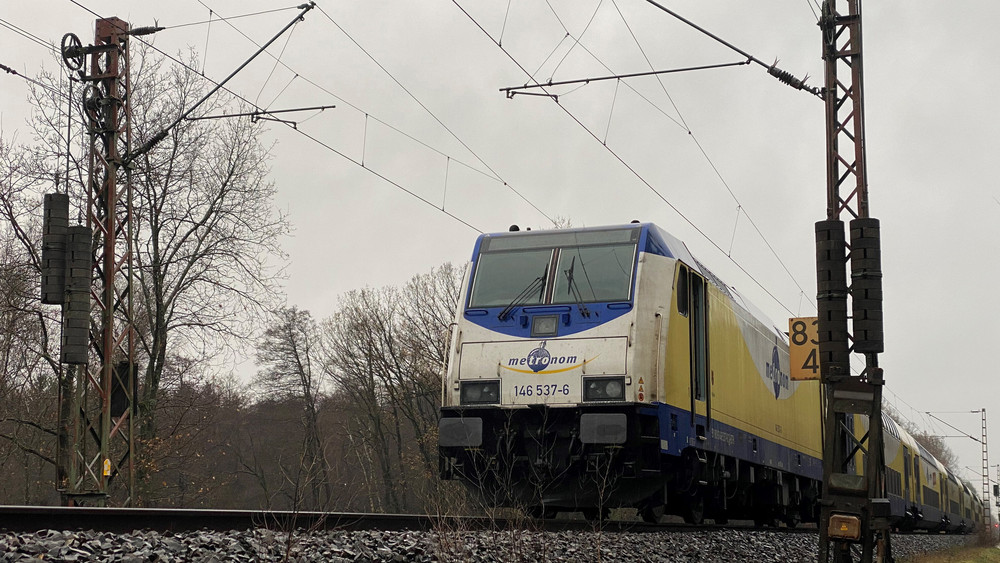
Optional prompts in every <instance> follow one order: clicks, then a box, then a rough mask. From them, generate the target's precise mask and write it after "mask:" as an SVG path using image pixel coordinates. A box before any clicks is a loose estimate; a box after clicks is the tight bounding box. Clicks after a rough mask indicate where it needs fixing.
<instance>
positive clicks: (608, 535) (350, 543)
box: [0, 529, 972, 563]
mask: <svg viewBox="0 0 1000 563" xmlns="http://www.w3.org/2000/svg"><path fill="white" fill-rule="evenodd" d="M969 541H972V538H971V536H945V535H906V536H904V535H894V536H893V538H892V543H893V554H894V555H895V556H896V557H897V558H899V557H905V556H909V555H915V554H919V553H924V552H928V551H937V550H941V549H945V548H948V547H952V546H956V545H962V544H965V543H967V542H969ZM817 544H818V538H817V535H816V534H815V533H799V534H788V533H779V532H774V531H761V530H746V531H744V530H722V531H692V532H661V533H619V532H596V531H589V532H535V531H522V530H515V531H493V532H490V531H486V532H462V531H454V532H442V531H438V532H378V531H365V532H341V531H329V532H327V531H322V532H305V531H299V532H295V533H292V534H290V535H289V534H287V533H283V532H277V531H273V530H266V529H257V530H248V531H231V532H210V531H198V532H186V533H176V534H173V533H157V532H151V531H136V532H133V533H127V534H112V533H107V532H93V531H76V532H66V531H56V530H43V531H39V532H36V533H9V532H0V562H4V563H6V562H20V561H25V562H26V561H38V560H39V559H41V560H47V561H78V562H82V561H109V562H123V563H144V562H164V563H168V562H181V561H184V562H187V561H207V562H211V561H218V562H220V563H221V562H224V561H292V562H313V561H316V562H320V561H322V562H326V561H330V562H334V563H346V562H348V561H379V562H382V561H389V562H396V561H399V562H403V561H443V562H451V561H463V562H493V561H497V562H504V563H515V562H521V561H525V562H528V561H532V562H533V561H607V562H613V561H629V562H631V561H650V562H654V561H691V562H695V561H696V562H699V563H700V562H705V563H712V562H725V563H732V562H734V561H755V562H757V561H761V562H767V561H774V562H793V561H803V562H805V561H809V562H812V561H816V552H817Z"/></svg>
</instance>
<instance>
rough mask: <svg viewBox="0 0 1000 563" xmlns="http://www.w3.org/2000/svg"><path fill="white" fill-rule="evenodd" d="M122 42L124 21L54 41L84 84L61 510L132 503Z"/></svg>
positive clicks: (69, 272) (70, 262)
mask: <svg viewBox="0 0 1000 563" xmlns="http://www.w3.org/2000/svg"><path fill="white" fill-rule="evenodd" d="M128 38H129V25H128V23H127V22H124V21H122V20H120V19H118V18H105V19H99V20H97V24H96V34H95V39H94V44H93V45H91V46H87V47H82V46H81V45H80V42H79V40H78V39H77V38H76V36H74V35H72V34H67V35H66V37H64V39H63V49H62V52H63V59H64V60H65V62H66V64H67V66H69V68H70V69H71V70H75V71H78V74H79V79H80V81H82V82H83V83H84V84H85V88H84V93H83V100H82V108H83V113H84V121H85V124H86V127H87V131H88V135H89V141H90V142H89V159H88V162H89V170H88V181H87V226H86V227H78V228H75V229H83V230H80V232H81V233H83V235H84V237H83V238H84V239H85V240H78V239H79V238H81V237H76V238H73V237H72V236H67V238H66V243H65V245H66V264H65V267H66V280H67V290H66V298H65V299H64V300H63V353H62V360H63V361H64V362H65V363H68V364H70V366H71V367H70V370H69V375H68V376H69V377H72V378H73V381H72V386H71V387H72V390H73V391H72V392H73V395H74V396H73V403H72V409H70V412H69V413H68V414H69V418H70V420H64V421H62V422H61V426H62V425H63V424H67V425H68V432H69V440H68V442H69V443H68V446H69V447H68V449H69V450H70V452H69V455H68V458H69V460H68V461H69V467H67V468H66V469H67V472H66V482H65V483H63V484H62V488H61V489H60V492H61V493H62V498H63V503H64V504H67V505H76V504H96V505H105V504H108V503H112V504H116V505H120V506H129V505H131V504H133V502H134V499H135V494H134V492H135V464H134V461H133V456H132V454H133V451H134V435H133V421H134V416H135V408H134V407H135V402H134V397H135V390H136V383H135V382H136V378H135V329H134V327H133V324H132V319H133V314H132V189H131V182H130V174H129V172H128V169H127V167H126V166H125V165H124V164H125V159H126V158H127V155H128V154H129V149H130V146H131V135H132V130H131V122H130V113H131V112H130V107H129V92H130V88H131V85H130V81H129V49H128ZM88 59H89V61H88ZM88 62H89V64H86V63H88ZM73 229H74V228H72V227H71V228H70V229H69V231H70V233H72V232H73ZM86 239H89V240H86ZM81 255H85V256H81ZM84 257H85V258H87V261H86V262H81V259H83V258H84ZM74 262H75V263H74ZM82 264H87V265H88V266H89V268H87V269H86V270H85V271H84V272H81V271H80V269H81V268H77V267H75V266H77V265H82ZM83 273H89V275H88V277H89V281H90V283H89V289H90V291H89V292H88V293H89V295H87V296H86V297H84V296H82V295H79V294H78V293H74V291H73V286H74V284H73V283H72V281H71V280H72V279H74V278H79V277H80V276H81V274H83ZM76 285H77V286H79V285H80V284H76ZM83 327H86V328H87V329H88V330H89V333H87V334H82V333H81V331H80V329H81V328H83ZM88 348H89V349H88ZM61 414H62V411H61Z"/></svg>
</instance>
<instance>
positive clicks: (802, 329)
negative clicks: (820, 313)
mask: <svg viewBox="0 0 1000 563" xmlns="http://www.w3.org/2000/svg"><path fill="white" fill-rule="evenodd" d="M818 323H819V319H818V318H817V317H799V318H793V319H788V356H789V363H790V364H791V368H790V369H791V373H790V374H789V376H790V377H791V379H792V381H809V380H818V379H819V339H818V336H817V333H816V325H817V324H818Z"/></svg>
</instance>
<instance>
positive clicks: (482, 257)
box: [469, 228, 640, 307]
mask: <svg viewBox="0 0 1000 563" xmlns="http://www.w3.org/2000/svg"><path fill="white" fill-rule="evenodd" d="M639 232H640V230H639V229H638V228H631V229H615V230H603V231H582V232H558V231H555V232H546V233H538V234H535V233H531V234H519V235H510V236H497V237H491V238H486V239H484V240H483V243H482V247H481V248H480V252H479V258H478V260H477V263H476V272H475V278H474V280H473V286H472V294H471V297H470V298H469V307H503V306H507V305H510V304H511V303H515V302H516V303H517V304H518V305H540V304H553V305H562V304H574V303H595V302H609V301H628V300H629V299H630V297H631V292H632V279H633V271H634V269H635V255H636V245H637V243H638V240H639Z"/></svg>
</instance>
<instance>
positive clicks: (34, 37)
mask: <svg viewBox="0 0 1000 563" xmlns="http://www.w3.org/2000/svg"><path fill="white" fill-rule="evenodd" d="M0 25H2V26H4V27H6V28H7V29H9V30H11V31H13V32H14V33H16V34H18V35H20V36H21V37H24V38H25V39H27V40H28V41H31V42H33V43H37V44H38V45H41V46H42V47H45V48H46V49H49V50H50V51H53V52H55V53H59V49H57V48H56V47H55V46H54V45H52V44H51V43H49V42H47V41H45V40H44V39H42V38H41V37H39V36H37V35H35V34H33V33H31V32H29V31H27V30H25V29H23V28H21V27H18V26H16V25H14V24H12V23H10V22H8V21H7V20H4V19H2V18H0Z"/></svg>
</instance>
